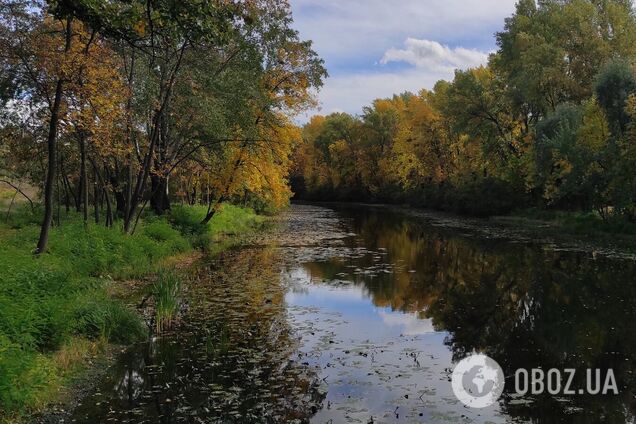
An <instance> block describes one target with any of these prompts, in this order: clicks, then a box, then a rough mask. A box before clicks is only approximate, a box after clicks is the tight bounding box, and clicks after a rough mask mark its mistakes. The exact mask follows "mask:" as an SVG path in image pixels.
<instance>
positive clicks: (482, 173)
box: [292, 0, 636, 222]
mask: <svg viewBox="0 0 636 424" xmlns="http://www.w3.org/2000/svg"><path fill="white" fill-rule="evenodd" d="M496 42H497V46H498V48H497V50H496V51H495V52H493V53H492V54H491V55H490V57H489V61H488V64H487V65H486V66H482V67H478V68H475V69H468V70H457V71H456V72H455V77H454V79H453V80H452V81H439V82H438V83H437V84H436V85H435V87H434V88H433V89H432V90H427V89H423V90H422V91H420V92H419V93H408V92H406V93H402V94H396V95H395V96H393V97H392V98H389V99H378V100H375V101H374V102H373V103H372V104H371V105H368V106H366V107H364V112H363V114H362V115H361V116H354V115H350V114H347V113H334V114H331V115H328V116H314V117H313V118H311V120H310V122H309V123H308V124H306V125H305V126H304V127H303V144H302V145H301V146H300V147H299V148H297V150H296V151H295V152H294V168H293V170H292V185H293V187H294V191H295V192H296V193H297V194H298V195H299V196H300V197H302V198H306V199H322V200H325V199H330V200H352V199H355V200H358V201H366V202H389V203H407V204H410V205H415V206H421V207H426V208H433V209H442V210H448V211H454V212H459V213H465V214H471V215H478V216H488V215H502V214H507V213H511V212H514V211H515V210H520V209H524V208H525V209H529V208H534V209H536V210H539V211H548V212H549V211H555V210H556V211H559V210H560V211H571V212H581V213H584V214H585V213H587V214H591V215H594V216H597V217H599V219H602V220H604V221H613V222H634V220H636V174H635V173H634V165H635V164H636V162H635V161H636V120H635V118H636V97H634V94H635V93H636V74H635V69H636V68H635V67H634V60H635V59H636V18H635V15H634V10H633V5H632V2H631V1H622V0H616V1H605V0H569V1H556V0H546V1H539V2H538V4H537V3H535V1H533V0H521V1H519V2H518V3H517V5H516V12H515V13H514V15H513V16H511V17H510V18H508V19H506V22H505V27H504V29H503V31H501V32H499V33H497V34H496Z"/></svg>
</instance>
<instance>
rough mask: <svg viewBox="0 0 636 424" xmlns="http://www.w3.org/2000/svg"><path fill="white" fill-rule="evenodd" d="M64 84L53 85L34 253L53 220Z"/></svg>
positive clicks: (45, 238)
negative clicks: (42, 215) (59, 124)
mask: <svg viewBox="0 0 636 424" xmlns="http://www.w3.org/2000/svg"><path fill="white" fill-rule="evenodd" d="M71 29H72V27H71V19H70V18H68V19H67V20H66V45H65V47H64V52H65V53H68V51H69V50H70V49H71ZM63 86H64V79H63V78H62V77H59V78H58V80H57V84H56V86H55V97H54V100H53V105H52V107H51V121H50V122H49V134H48V137H47V140H46V146H47V151H48V162H47V172H46V180H45V182H44V219H43V220H42V226H41V228H40V238H39V240H38V246H37V249H36V251H35V253H36V254H41V253H43V252H45V251H46V247H47V245H48V243H49V232H50V230H51V221H52V220H53V197H54V193H53V191H54V188H55V177H56V176H55V174H56V172H55V171H56V170H57V129H58V123H59V118H60V117H59V114H60V105H61V103H62V90H63V88H64V87H63Z"/></svg>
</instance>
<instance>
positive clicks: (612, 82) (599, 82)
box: [594, 59, 636, 135]
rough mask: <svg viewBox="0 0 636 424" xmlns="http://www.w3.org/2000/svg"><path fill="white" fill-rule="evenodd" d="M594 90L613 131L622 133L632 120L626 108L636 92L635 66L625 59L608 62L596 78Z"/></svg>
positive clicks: (618, 133)
mask: <svg viewBox="0 0 636 424" xmlns="http://www.w3.org/2000/svg"><path fill="white" fill-rule="evenodd" d="M594 90H595V92H596V97H597V99H598V102H599V104H600V105H601V107H602V108H603V109H604V110H605V113H606V114H607V119H608V121H609V123H610V125H611V127H612V129H613V132H614V133H615V134H616V135H620V134H622V133H623V132H624V131H625V129H626V128H627V125H628V124H629V120H630V118H629V116H628V114H627V111H626V110H625V107H626V106H627V100H628V99H629V96H631V95H632V94H634V93H636V75H634V69H633V66H632V65H631V64H630V63H629V62H627V61H626V60H624V59H615V60H612V61H610V62H608V63H607V64H606V65H605V66H604V67H603V69H602V70H601V72H600V73H599V75H598V77H597V78H596V84H595V86H594Z"/></svg>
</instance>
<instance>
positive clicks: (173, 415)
mask: <svg viewBox="0 0 636 424" xmlns="http://www.w3.org/2000/svg"><path fill="white" fill-rule="evenodd" d="M279 272H280V259H279V258H278V257H277V255H276V253H275V251H274V250H268V249H260V250H256V249H255V250H250V249H245V250H240V251H233V252H229V253H225V254H222V255H220V256H219V257H218V258H217V259H215V260H214V261H212V262H209V263H205V264H201V265H200V266H199V267H198V268H197V271H196V272H195V274H194V275H193V276H192V283H191V284H190V285H189V287H190V293H188V298H189V299H190V304H189V311H188V313H187V315H188V316H187V319H186V320H185V321H186V323H187V324H184V326H182V327H181V328H180V329H179V330H178V331H176V332H175V333H174V334H171V335H168V336H166V337H163V338H160V339H158V340H156V341H154V342H151V343H146V344H143V345H140V346H139V347H138V348H136V349H132V350H130V351H129V352H127V353H126V354H125V355H123V356H122V358H121V359H120V360H119V362H118V363H117V366H116V367H115V368H114V369H113V370H112V371H111V373H110V376H109V377H110V378H109V379H107V380H106V381H105V382H104V383H103V384H102V386H101V387H100V388H99V390H98V391H97V392H96V394H95V396H94V399H95V402H90V404H89V402H87V403H85V405H84V406H82V407H80V408H79V409H78V410H77V411H76V414H75V418H76V419H77V420H78V421H82V422H88V421H94V422H105V421H107V420H109V419H110V420H116V421H117V422H153V423H154V422H162V423H172V422H223V423H231V422H240V423H249V422H259V423H261V422H281V421H284V422H287V421H290V420H293V419H299V420H301V421H304V420H307V419H308V418H309V417H310V416H311V415H313V413H314V412H315V411H316V409H317V407H318V405H320V404H321V402H322V398H323V396H324V395H323V394H321V393H320V392H319V391H318V390H317V381H316V376H315V373H314V372H313V371H312V370H310V369H308V368H307V367H306V366H304V365H302V364H300V363H298V362H296V361H294V360H293V353H294V352H295V350H296V348H297V341H296V340H295V339H294V338H293V336H292V335H291V330H290V327H289V323H288V322H287V316H286V310H285V305H284V288H283V287H282V285H281V282H280V274H279Z"/></svg>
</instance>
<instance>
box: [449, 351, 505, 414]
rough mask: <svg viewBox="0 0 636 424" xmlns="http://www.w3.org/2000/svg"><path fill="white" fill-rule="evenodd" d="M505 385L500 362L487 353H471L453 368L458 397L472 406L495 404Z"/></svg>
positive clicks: (482, 406)
mask: <svg viewBox="0 0 636 424" xmlns="http://www.w3.org/2000/svg"><path fill="white" fill-rule="evenodd" d="M504 385H505V378H504V373H503V370H502V369H501V367H500V366H499V364H498V363H497V362H496V361H495V360H494V359H492V358H490V357H488V356H486V355H482V354H479V355H471V356H469V357H467V358H465V359H463V360H462V361H460V362H459V363H458V364H457V366H456V367H455V369H454V370H453V378H452V386H453V392H454V393H455V396H457V399H459V400H460V401H461V402H462V403H463V404H464V405H466V406H468V407H470V408H486V407H488V406H491V405H494V404H495V403H496V402H497V400H498V399H499V397H501V394H502V393H503V389H504Z"/></svg>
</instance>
